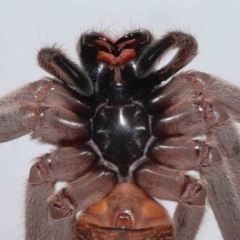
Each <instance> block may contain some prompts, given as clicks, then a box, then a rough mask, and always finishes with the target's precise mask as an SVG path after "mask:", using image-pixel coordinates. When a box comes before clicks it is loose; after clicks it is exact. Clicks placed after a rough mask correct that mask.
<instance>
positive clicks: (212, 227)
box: [0, 0, 240, 240]
mask: <svg viewBox="0 0 240 240" xmlns="http://www.w3.org/2000/svg"><path fill="white" fill-rule="evenodd" d="M239 25H240V1H237V0H228V1H207V0H205V1H200V0H188V1H187V0H186V1H184V0H181V1H178V0H171V1H163V0H156V1H154V0H142V1H139V0H122V1H110V0H101V1H97V0H96V1H93V0H86V1H81V0H72V1H70V0H69V1H67V0H60V1H46V0H41V1H40V0H39V1H37V0H35V1H34V0H22V1H8V2H7V1H3V0H0V95H3V94H5V93H7V92H9V91H11V90H13V89H15V88H17V87H18V86H21V85H22V84H24V83H27V82H30V81H35V80H38V79H39V78H40V77H42V76H44V75H46V74H45V73H44V71H43V70H41V69H40V68H39V67H38V66H37V65H36V53H37V50H38V49H39V48H41V47H43V46H45V45H49V44H52V43H55V42H57V43H59V44H61V45H62V46H63V48H64V49H65V50H67V52H68V53H69V55H71V56H72V58H73V59H76V58H77V56H76V54H75V52H74V50H75V43H76V40H77V38H78V36H79V35H80V33H81V32H83V31H85V30H87V29H89V28H90V29H96V30H97V29H106V30H108V31H109V34H113V35H114V34H117V33H122V32H124V30H125V29H126V30H129V29H136V28H139V27H140V28H149V29H151V30H152V31H153V32H154V33H155V35H156V36H161V34H163V33H165V32H166V31H167V30H169V29H181V30H183V31H187V32H190V33H192V34H194V35H195V36H196V38H197V39H198V42H199V55H198V57H197V58H195V60H194V61H193V62H192V63H191V64H189V65H188V66H187V67H186V68H185V69H199V70H201V71H205V72H210V73H213V74H216V75H218V76H220V77H223V78H225V79H227V80H229V81H231V82H234V83H236V84H239V85H240V81H239V80H240V78H239V77H240V72H239V69H240V67H239V66H240V45H239V43H240V31H239ZM50 148H51V147H50V146H45V145H41V144H38V143H37V142H36V141H30V138H29V137H28V136H26V137H22V138H20V139H18V140H14V141H12V142H9V143H4V144H1V146H0V184H1V185H0V193H1V194H0V216H1V217H0V239H2V240H24V234H23V232H24V226H23V221H24V220H23V211H24V210H23V198H24V187H25V186H24V185H25V181H26V179H27V177H28V171H29V168H30V166H31V159H33V158H34V157H36V156H39V155H41V154H42V153H44V152H47V151H49V149H50ZM171 206H172V205H171ZM207 212H208V213H209V214H207V215H206V217H205V221H204V224H203V226H202V227H201V230H200V234H199V236H198V238H197V239H198V240H200V239H201V240H208V239H211V240H221V239H222V238H221V234H220V233H219V230H218V226H217V224H216V223H215V222H214V217H213V216H212V215H211V214H210V213H211V212H210V210H209V209H208V210H207Z"/></svg>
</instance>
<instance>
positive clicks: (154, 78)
mask: <svg viewBox="0 0 240 240" xmlns="http://www.w3.org/2000/svg"><path fill="white" fill-rule="evenodd" d="M173 48H177V49H178V51H177V53H176V55H175V56H174V57H173V59H172V60H171V61H170V62H169V63H168V64H167V65H166V66H164V67H163V68H161V69H157V70H156V69H155V68H154V67H155V65H156V63H157V62H158V61H161V58H162V56H163V55H164V54H165V53H166V52H167V51H168V50H170V49H173ZM77 52H78V54H79V57H80V60H81V63H82V68H80V67H78V66H77V65H76V64H75V63H73V62H72V61H70V60H69V59H68V58H67V57H66V55H65V54H64V53H63V52H62V51H61V50H60V49H58V48H56V47H55V46H54V47H50V48H49V47H48V48H43V49H41V50H40V51H39V53H38V62H39V65H40V66H41V67H42V68H43V69H45V70H46V71H47V72H49V73H50V74H52V75H53V76H54V78H43V79H41V80H39V81H36V82H33V83H30V84H28V85H27V86H24V87H22V88H20V89H18V90H17V91H15V92H13V93H11V94H9V95H7V96H5V97H4V98H2V99H0V120H1V122H0V141H1V142H4V141H8V140H11V139H14V138H17V137H19V136H22V135H24V134H27V133H32V137H34V138H37V139H39V140H41V141H43V142H47V143H51V144H54V145H56V146H57V149H56V150H54V151H52V152H51V153H48V154H45V155H43V156H41V157H39V158H37V159H36V162H35V164H34V165H33V166H32V168H31V171H30V175H29V179H28V186H27V192H26V218H25V227H26V240H36V239H38V240H52V239H57V240H67V239H69V240H70V239H72V240H80V239H89V240H90V239H91V240H92V239H99V240H100V239H116V240H120V239H121V240H125V239H126V240H128V239H138V240H143V239H144V240H146V239H149V240H153V239H158V240H173V239H175V240H193V239H195V236H196V234H197V231H198V229H199V226H200V223H201V221H202V218H203V215H204V209H205V199H206V195H207V197H208V200H209V202H210V205H211V207H212V209H213V212H214V214H215V216H216V219H217V221H218V224H219V227H220V229H221V232H222V235H223V238H224V239H227V240H237V239H240V230H239V225H240V189H239V187H238V186H239V180H238V179H239V175H240V164H239V161H240V159H239V158H240V157H239V149H240V147H239V135H238V132H237V130H236V128H235V125H234V121H240V97H239V96H240V90H239V89H238V88H236V87H235V86H231V85H230V84H227V83H225V82H223V81H222V80H220V79H218V78H217V77H214V76H212V75H209V74H206V73H202V72H197V71H188V72H183V73H180V74H178V75H175V76H174V77H173V78H172V79H171V80H170V81H169V82H168V83H164V81H166V80H167V79H169V78H170V77H171V76H173V75H174V74H175V73H176V72H177V71H179V70H180V69H181V68H182V67H184V66H185V65H186V64H188V63H189V62H190V61H191V60H192V59H193V58H194V57H195V56H196V54H197V42H196V40H195V38H194V37H193V36H191V35H189V34H185V33H182V32H177V31H173V32H168V33H167V34H166V35H165V36H163V38H162V39H160V40H155V39H154V38H153V36H152V34H151V33H150V32H149V31H147V30H142V31H140V30H139V31H134V32H131V33H128V34H126V35H124V36H123V37H121V38H119V39H118V40H113V39H111V38H109V37H107V36H105V35H104V34H102V33H97V32H90V33H85V34H83V35H82V36H81V38H80V40H79V42H78V45H77ZM189 170H195V171H198V172H199V173H200V177H201V179H195V178H193V177H191V176H190V175H189V174H188V172H187V171H189ZM62 181H64V182H65V183H66V186H65V187H63V188H62V189H60V190H56V189H55V186H56V184H57V183H58V182H62ZM156 198H158V199H163V200H171V201H177V202H178V205H177V208H176V211H175V214H174V217H173V219H171V218H170V216H169V215H168V213H167V211H166V210H165V209H164V208H163V207H162V205H161V204H160V203H158V202H157V201H156Z"/></svg>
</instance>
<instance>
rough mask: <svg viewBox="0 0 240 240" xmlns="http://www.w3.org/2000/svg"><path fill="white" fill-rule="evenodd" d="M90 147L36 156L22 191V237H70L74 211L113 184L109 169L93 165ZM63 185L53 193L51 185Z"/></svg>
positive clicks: (59, 239) (47, 239)
mask: <svg viewBox="0 0 240 240" xmlns="http://www.w3.org/2000/svg"><path fill="white" fill-rule="evenodd" d="M98 158H99V157H98V156H97V154H96V153H95V152H94V150H92V148H91V147H89V146H87V145H85V146H82V147H63V148H59V149H57V150H55V151H53V152H52V153H50V154H45V155H44V156H42V157H40V158H38V159H37V162H36V163H35V164H34V165H33V166H32V168H31V171H30V175H29V180H28V187H27V192H26V219H25V228H26V240H33V239H38V240H52V239H57V240H66V239H72V232H73V228H74V227H75V225H76V220H77V219H76V214H77V213H78V212H79V211H81V210H84V209H86V208H87V207H89V206H90V205H92V204H94V203H96V202H97V201H99V199H101V198H103V197H104V196H105V195H106V194H107V193H108V192H109V191H110V190H111V189H112V188H113V187H114V185H115V184H116V181H117V179H116V175H115V173H113V172H112V171H111V170H108V169H103V168H101V167H97V168H96V169H95V167H94V166H95V165H96V163H97V161H98ZM59 181H64V182H67V183H68V184H67V187H66V188H64V189H62V190H60V192H57V193H55V188H54V186H55V184H56V183H57V182H59Z"/></svg>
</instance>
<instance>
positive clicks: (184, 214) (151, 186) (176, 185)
mask: <svg viewBox="0 0 240 240" xmlns="http://www.w3.org/2000/svg"><path fill="white" fill-rule="evenodd" d="M134 180H135V182H136V183H137V185H139V186H140V187H141V188H143V189H144V190H145V191H146V192H147V193H148V194H149V195H150V196H153V197H157V198H159V199H164V200H171V201H177V202H178V206H177V209H176V211H175V213H174V228H175V238H176V240H193V239H194V238H195V236H196V234H197V231H198V229H199V225H200V223H201V221H202V218H203V215H204V210H205V198H206V192H205V190H204V188H203V187H202V184H201V182H200V181H199V180H196V179H194V178H191V177H189V176H187V175H185V172H184V171H177V170H172V169H168V168H165V167H162V166H160V165H158V164H156V163H150V164H149V162H147V163H144V164H142V165H140V166H139V167H138V168H137V169H136V170H135V171H134Z"/></svg>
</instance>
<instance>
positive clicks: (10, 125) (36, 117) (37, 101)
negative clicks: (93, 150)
mask: <svg viewBox="0 0 240 240" xmlns="http://www.w3.org/2000/svg"><path fill="white" fill-rule="evenodd" d="M0 106H1V110H0V119H1V126H0V142H4V141H9V140H12V139H15V138H17V137H20V136H22V135H25V134H27V133H30V132H33V134H32V136H33V137H35V138H38V139H40V140H42V141H44V142H49V143H52V144H63V143H65V142H72V141H77V140H79V141H84V140H86V139H88V138H89V135H90V132H89V131H90V130H89V129H90V128H89V125H90V123H89V122H88V121H87V120H86V118H84V117H80V116H79V114H82V115H84V116H90V115H91V114H92V110H91V109H90V107H88V106H89V105H88V104H87V99H85V98H83V97H81V96H79V95H77V94H75V93H74V92H73V91H71V90H70V89H66V88H65V87H64V85H63V84H61V83H58V82H56V81H53V80H51V79H44V80H40V81H37V82H34V83H30V84H28V85H27V86H24V87H22V88H20V89H19V90H17V91H15V92H13V93H10V94H9V95H7V96H5V97H4V98H2V99H0ZM77 113H78V114H77ZM49 126H51V127H50V129H49Z"/></svg>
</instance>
